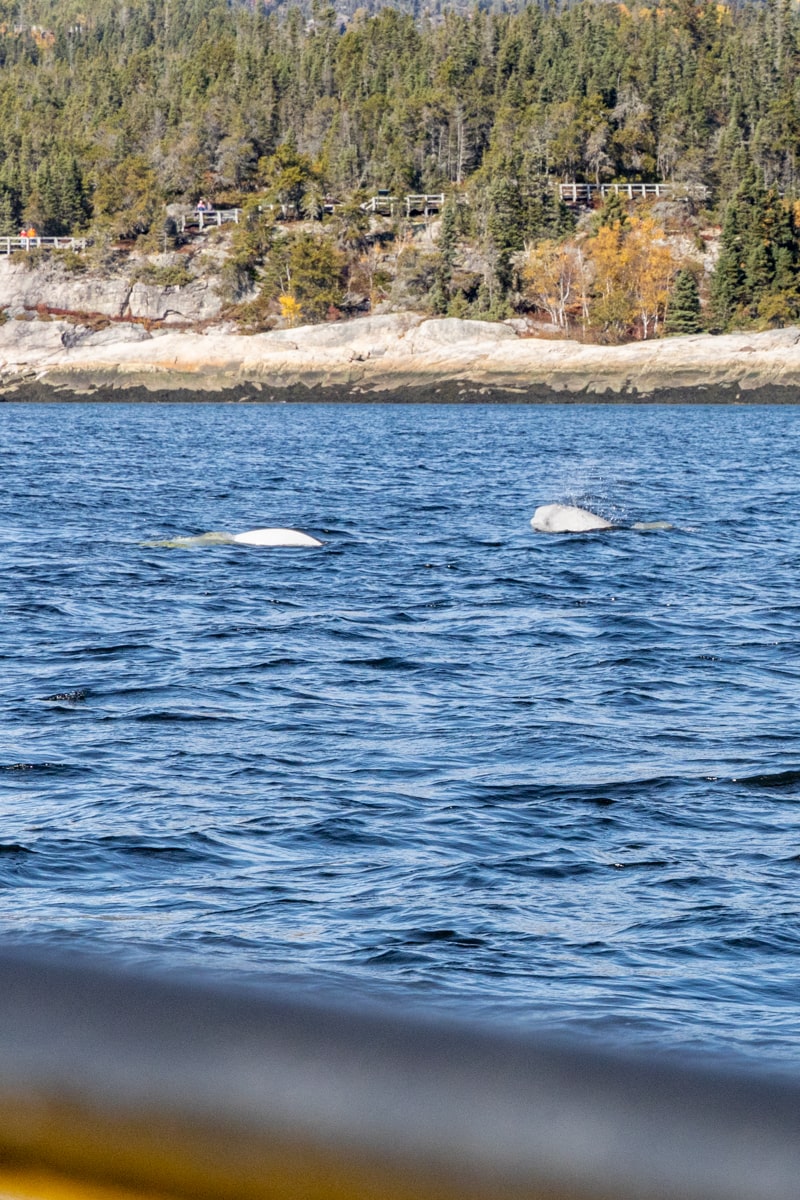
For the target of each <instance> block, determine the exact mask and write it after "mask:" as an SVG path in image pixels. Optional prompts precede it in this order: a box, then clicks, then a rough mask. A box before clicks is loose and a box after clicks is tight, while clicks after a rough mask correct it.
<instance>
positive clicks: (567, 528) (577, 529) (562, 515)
mask: <svg viewBox="0 0 800 1200" xmlns="http://www.w3.org/2000/svg"><path fill="white" fill-rule="evenodd" d="M531 525H532V526H533V528H534V529H535V530H536V532H537V533H591V532H593V531H594V530H596V529H615V528H617V527H616V526H614V525H612V524H611V522H610V521H607V520H606V519H605V517H598V516H597V514H596V513H593V512H589V510H588V509H587V508H578V506H577V505H576V504H541V505H540V506H539V507H538V508H537V509H536V512H535V513H534V514H533V516H532V517H531Z"/></svg>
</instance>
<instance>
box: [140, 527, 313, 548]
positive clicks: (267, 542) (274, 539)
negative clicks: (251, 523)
mask: <svg viewBox="0 0 800 1200" xmlns="http://www.w3.org/2000/svg"><path fill="white" fill-rule="evenodd" d="M144 545H145V546H151V547H159V548H161V549H164V550H193V549H194V548H195V547H198V546H297V547H300V546H321V545H322V542H321V541H319V539H318V538H315V537H312V536H311V534H310V533H303V532H302V530H300V529H279V528H270V529H246V530H245V531H244V533H200V534H197V535H196V536H195V537H176V538H167V539H166V540H165V541H158V542H145V543H144Z"/></svg>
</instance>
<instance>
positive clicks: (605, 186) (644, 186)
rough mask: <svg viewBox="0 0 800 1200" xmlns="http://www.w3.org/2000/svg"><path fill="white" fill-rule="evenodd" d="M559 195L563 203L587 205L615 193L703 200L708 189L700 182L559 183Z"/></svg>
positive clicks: (635, 197) (641, 197) (633, 197)
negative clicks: (686, 197)
mask: <svg viewBox="0 0 800 1200" xmlns="http://www.w3.org/2000/svg"><path fill="white" fill-rule="evenodd" d="M558 188H559V197H560V199H561V200H563V201H564V203H565V204H586V205H589V204H591V203H592V202H593V200H595V199H596V198H598V197H599V198H603V199H604V198H605V197H606V196H609V195H611V194H612V193H616V195H618V196H622V197H627V199H628V200H646V199H656V198H661V197H664V198H665V199H675V198H681V197H685V196H688V197H691V198H692V199H696V200H705V199H706V198H707V196H708V189H707V188H706V187H705V186H703V185H702V184H688V183H560V184H559V185H558Z"/></svg>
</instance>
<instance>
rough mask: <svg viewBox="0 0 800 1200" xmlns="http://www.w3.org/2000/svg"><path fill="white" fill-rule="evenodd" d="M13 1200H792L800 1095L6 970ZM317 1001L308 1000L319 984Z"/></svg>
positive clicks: (188, 992)
mask: <svg viewBox="0 0 800 1200" xmlns="http://www.w3.org/2000/svg"><path fill="white" fill-rule="evenodd" d="M0 981H2V986H0V1195H2V1196H3V1197H4V1198H5V1197H14V1198H16V1197H20V1196H26V1197H30V1196H35V1197H37V1200H56V1198H57V1197H61V1198H64V1197H67V1196H69V1197H75V1198H77V1197H84V1196H91V1197H94V1196H102V1197H103V1200H111V1197H115V1198H116V1197H119V1200H122V1198H123V1197H125V1198H126V1200H134V1197H140V1198H141V1200H144V1197H145V1196H147V1197H149V1198H150V1200H152V1198H153V1197H154V1196H158V1197H161V1198H164V1197H174V1198H176V1200H178V1198H182V1200H189V1198H191V1200H610V1198H613V1200H796V1197H797V1195H798V1190H799V1189H800V1185H799V1184H798V1181H799V1180H800V1084H798V1082H797V1081H795V1080H793V1079H781V1078H780V1077H768V1076H764V1075H762V1074H755V1073H753V1072H751V1071H750V1070H747V1071H745V1070H744V1069H743V1068H742V1066H741V1064H738V1065H737V1066H735V1067H734V1065H733V1064H732V1063H730V1062H728V1063H726V1064H717V1066H715V1067H714V1068H713V1069H711V1068H710V1067H703V1068H701V1067H700V1066H698V1064H697V1062H694V1063H692V1064H689V1063H688V1062H686V1063H685V1062H679V1061H672V1060H671V1059H665V1058H657V1057H654V1056H652V1055H645V1054H644V1053H639V1054H633V1053H628V1054H622V1053H620V1052H615V1051H612V1050H603V1049H599V1048H597V1047H596V1046H595V1045H593V1044H592V1043H589V1042H587V1041H584V1042H578V1043H577V1044H576V1043H573V1044H571V1045H567V1044H566V1043H564V1042H558V1041H555V1040H553V1038H552V1035H551V1036H546V1035H539V1036H537V1035H534V1034H525V1033H521V1032H512V1031H508V1030H502V1029H499V1028H497V1027H495V1026H488V1025H486V1024H479V1025H472V1024H467V1023H455V1022H452V1021H450V1020H446V1019H444V1017H441V1016H440V1017H437V1018H434V1017H431V1016H430V1015H427V1016H425V1017H422V1016H419V1015H416V1016H415V1015H412V1014H410V1013H409V1012H407V1011H406V1012H403V1013H400V1011H399V1009H396V1008H392V1009H388V1010H387V1009H385V1008H384V1007H382V1006H381V1007H379V1006H377V1005H376V1004H373V1003H370V1004H368V1003H367V1002H366V1001H364V999H363V998H362V999H361V1000H359V1001H358V1002H355V1001H354V1002H353V1003H345V1002H342V1001H341V1000H338V1001H336V1002H335V1003H334V1002H323V1001H321V1000H312V999H310V998H308V992H306V994H305V995H304V993H303V988H302V986H301V985H300V984H298V983H297V981H295V983H294V985H293V988H292V989H291V990H290V989H289V988H288V986H287V985H283V986H282V987H279V988H273V989H271V990H268V991H265V990H263V989H261V988H260V987H259V988H257V987H254V986H253V987H251V986H248V987H241V988H239V989H236V988H233V987H232V986H230V985H222V984H219V983H213V982H209V980H208V979H206V978H204V979H202V980H201V979H198V978H197V977H192V978H188V977H187V978H186V979H180V978H177V977H170V976H166V975H160V976H154V975H143V974H141V973H139V972H133V971H130V970H120V969H118V968H116V967H112V966H111V965H107V964H106V963H104V962H101V963H97V962H95V961H94V960H87V961H82V960H80V959H79V958H78V959H76V958H72V959H71V960H70V961H69V962H67V961H66V959H64V958H53V957H52V956H51V955H44V954H42V953H41V952H39V953H37V954H35V955H34V954H32V953H27V952H23V951H20V950H19V949H17V950H13V949H9V950H5V951H2V952H0ZM310 986H311V985H310V984H307V985H306V988H310Z"/></svg>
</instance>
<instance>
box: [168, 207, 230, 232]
mask: <svg viewBox="0 0 800 1200" xmlns="http://www.w3.org/2000/svg"><path fill="white" fill-rule="evenodd" d="M241 212H242V210H241V209H240V208H198V209H195V211H194V212H193V213H191V214H186V215H184V216H182V217H181V219H180V231H181V233H185V232H186V230H187V229H199V230H200V232H201V233H202V231H203V230H204V229H207V228H209V227H210V226H217V225H224V224H226V222H228V221H232V222H233V223H234V224H235V225H238V224H239V217H240V215H241Z"/></svg>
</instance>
